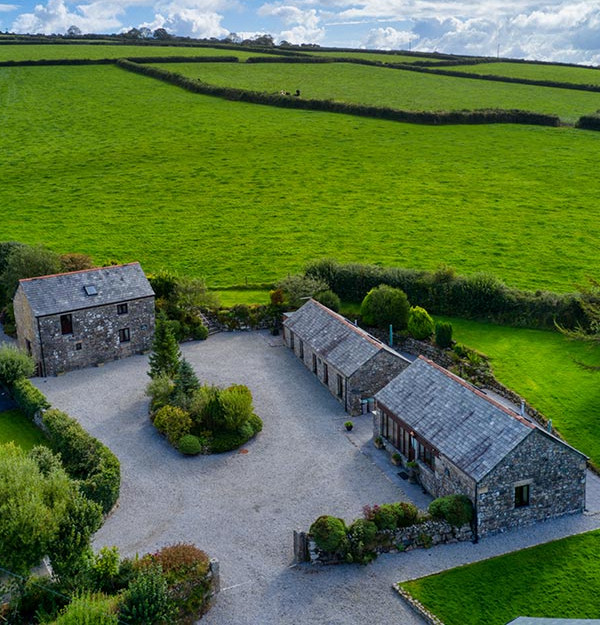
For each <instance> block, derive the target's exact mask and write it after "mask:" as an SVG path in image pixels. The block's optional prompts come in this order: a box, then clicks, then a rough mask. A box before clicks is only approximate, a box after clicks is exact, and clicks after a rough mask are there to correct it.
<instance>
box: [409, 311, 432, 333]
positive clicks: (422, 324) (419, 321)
mask: <svg viewBox="0 0 600 625" xmlns="http://www.w3.org/2000/svg"><path fill="white" fill-rule="evenodd" d="M434 328H435V327H434V324H433V319H432V318H431V317H430V315H429V313H428V312H427V311H426V310H425V309H424V308H421V307H420V306H415V307H414V308H411V309H410V313H409V315H408V331H409V333H410V334H411V335H412V336H413V337H414V338H415V339H417V340H418V341H422V340H424V339H428V338H429V337H430V336H431V335H432V334H433V331H434Z"/></svg>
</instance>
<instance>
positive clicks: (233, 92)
mask: <svg viewBox="0 0 600 625" xmlns="http://www.w3.org/2000/svg"><path fill="white" fill-rule="evenodd" d="M116 64H117V65H118V66H119V67H121V68H123V69H125V70H128V71H131V72H135V73H137V74H142V75H144V76H150V77H152V78H157V79H158V80H162V81H163V82H166V83H169V84H172V85H175V86H178V87H181V88H182V89H186V90H188V91H191V92H192V93H200V94H203V95H211V96H216V97H220V98H224V99H226V100H232V101H236V102H249V103H252V104H266V105H270V106H277V107H281V108H295V109H304V110H311V111H325V112H330V113H343V114H346V115H356V116H360V117H371V118H376V119H386V120H391V121H398V122H407V123H412V124H431V125H438V124H439V125H441V124H530V125H539V126H559V125H560V119H559V118H558V117H557V116H556V115H547V114H544V113H533V112H530V111H520V110H516V109H513V110H503V109H487V110H476V111H440V112H434V111H431V112H430V111H403V110H399V109H392V108H385V107H377V106H368V105H361V104H347V103H344V102H334V101H331V100H314V99H309V100H307V99H303V98H299V97H294V96H284V95H280V94H275V93H265V92H259V91H249V90H245V89H237V88H233V87H218V86H216V85H210V84H207V83H204V82H201V81H199V80H194V79H191V78H186V77H185V76H182V75H181V74H176V73H173V72H169V71H167V70H164V69H160V68H156V67H150V66H149V65H140V64H137V63H132V62H131V61H128V60H126V59H118V60H117V62H116Z"/></svg>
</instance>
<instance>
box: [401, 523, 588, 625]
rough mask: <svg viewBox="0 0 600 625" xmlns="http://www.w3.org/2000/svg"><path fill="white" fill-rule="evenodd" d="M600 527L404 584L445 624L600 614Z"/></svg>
mask: <svg viewBox="0 0 600 625" xmlns="http://www.w3.org/2000/svg"><path fill="white" fill-rule="evenodd" d="M599 552H600V531H594V532H589V533H587V534H580V535H579V536H571V537H569V538H564V539H562V540H557V541H555V542H552V543H547V544H545V545H539V546H537V547H532V548H530V549H524V550H522V551H518V552H515V553H510V554H507V555H504V556H500V557H498V558H492V559H490V560H484V561H483V562H478V563H475V564H471V565H468V566H462V567H459V568H456V569H452V570H450V571H445V572H443V573H439V574H437V575H431V576H429V577H423V578H421V579H416V580H413V581H410V582H403V583H402V586H403V587H404V588H405V589H406V590H408V591H409V592H410V593H411V594H412V595H413V596H414V597H416V598H417V599H418V600H419V601H420V602H421V603H423V604H424V605H425V606H426V607H427V608H428V609H429V610H431V611H432V612H433V613H434V614H435V615H436V616H438V617H439V618H440V619H441V620H442V621H443V622H444V623H445V625H481V624H482V623H485V625H505V624H506V623H508V622H510V621H512V620H513V619H515V618H516V617H518V616H531V617H540V618H543V617H546V618H571V619H586V618H587V619H595V618H597V617H598V614H600V595H599V594H598V579H600V558H599V557H598V553H599Z"/></svg>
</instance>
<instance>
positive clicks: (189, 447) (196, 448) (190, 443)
mask: <svg viewBox="0 0 600 625" xmlns="http://www.w3.org/2000/svg"><path fill="white" fill-rule="evenodd" d="M178 448H179V451H180V452H181V453H182V454H185V455H186V456H197V455H198V454H199V453H200V452H201V451H202V445H201V444H200V439H199V438H198V437H197V436H194V435H193V434H186V435H185V436H182V437H181V438H180V439H179V445H178Z"/></svg>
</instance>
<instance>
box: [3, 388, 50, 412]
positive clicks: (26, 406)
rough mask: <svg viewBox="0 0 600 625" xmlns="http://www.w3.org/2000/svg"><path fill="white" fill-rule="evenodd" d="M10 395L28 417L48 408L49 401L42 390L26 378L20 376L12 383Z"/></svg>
mask: <svg viewBox="0 0 600 625" xmlns="http://www.w3.org/2000/svg"><path fill="white" fill-rule="evenodd" d="M12 396H13V399H14V400H15V401H16V402H17V405H18V406H19V408H20V409H21V410H22V411H23V413H24V414H25V415H26V416H27V417H28V418H29V419H33V418H34V417H35V415H36V413H37V412H39V411H40V410H46V409H47V408H50V402H49V401H48V400H47V399H46V397H45V396H44V394H43V393H42V391H40V390H39V389H38V388H36V387H35V386H34V385H33V384H32V383H31V382H30V381H29V380H28V379H27V378H20V379H18V380H17V381H16V382H15V383H14V384H13V385H12Z"/></svg>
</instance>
